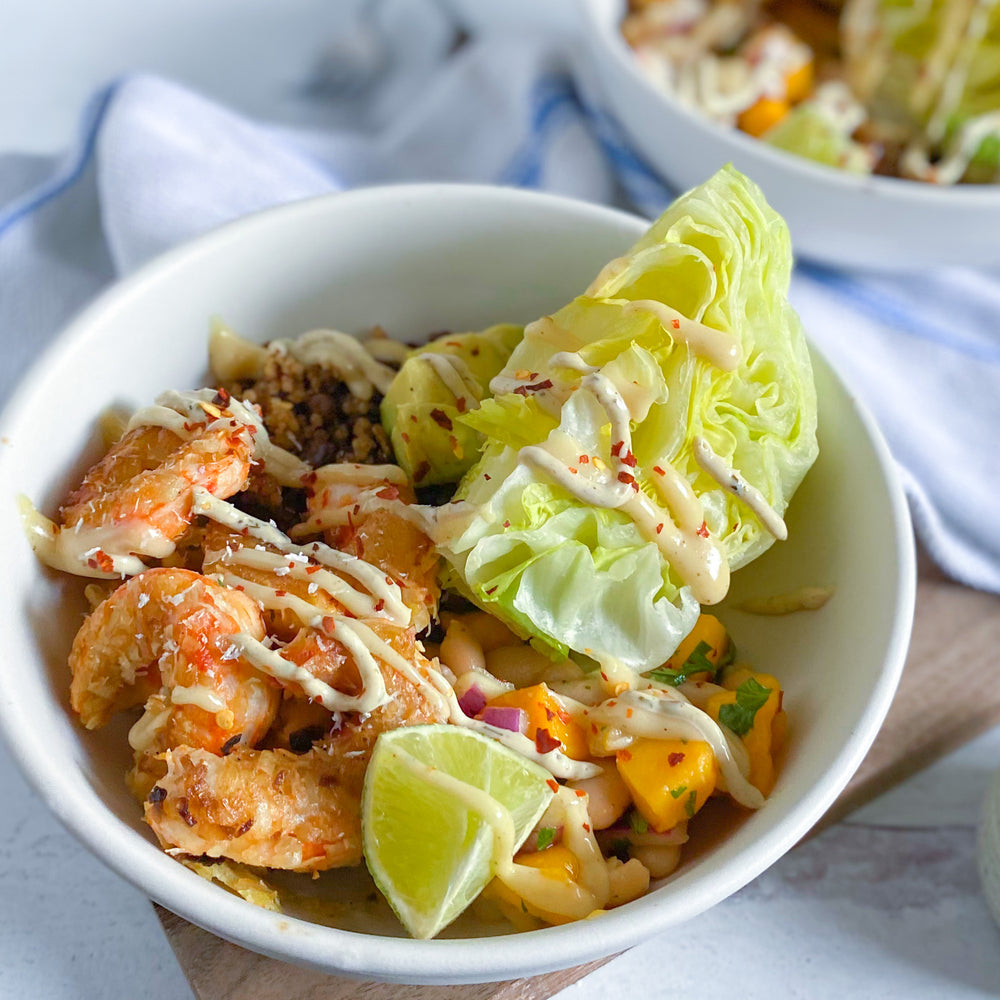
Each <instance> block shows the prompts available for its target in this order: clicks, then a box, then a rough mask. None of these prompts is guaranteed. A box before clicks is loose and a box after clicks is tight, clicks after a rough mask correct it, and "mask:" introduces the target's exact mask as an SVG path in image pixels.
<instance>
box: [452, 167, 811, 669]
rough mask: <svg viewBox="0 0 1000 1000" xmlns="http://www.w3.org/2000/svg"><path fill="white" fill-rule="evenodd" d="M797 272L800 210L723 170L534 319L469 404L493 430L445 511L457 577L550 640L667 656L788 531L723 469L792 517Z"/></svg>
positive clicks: (472, 420) (801, 411)
mask: <svg viewBox="0 0 1000 1000" xmlns="http://www.w3.org/2000/svg"><path fill="white" fill-rule="evenodd" d="M790 270H791V251H790V245H789V238H788V232H787V229H786V227H785V225H784V223H783V222H782V220H781V219H780V218H779V217H778V216H777V215H776V214H775V213H774V212H773V211H772V210H771V209H770V208H769V207H768V206H767V204H766V203H765V202H764V200H763V197H762V195H761V194H760V191H759V190H758V189H757V188H756V186H755V185H753V184H752V183H751V182H750V181H748V180H747V179H746V178H744V177H743V176H742V175H741V174H739V173H738V172H737V171H735V170H734V169H732V168H729V167H727V168H725V169H723V170H722V171H720V172H719V173H718V174H717V175H716V176H715V177H713V178H712V179H711V180H709V181H708V182H707V183H706V184H704V185H702V186H701V187H699V188H696V189H695V190H693V191H691V192H689V193H688V194H686V195H684V196H683V197H681V198H680V199H679V200H678V201H677V202H675V203H674V205H672V206H671V207H670V208H669V209H668V210H667V212H666V213H665V214H664V215H663V216H662V217H661V218H660V219H659V220H658V221H657V222H656V223H654V225H653V226H652V227H651V229H650V230H649V232H648V233H647V234H646V235H645V236H643V237H642V239H640V240H639V242H638V243H636V244H635V246H633V247H632V248H631V249H630V250H629V251H628V252H627V253H626V254H625V255H624V256H623V257H621V258H619V259H618V260H616V261H612V262H611V263H610V264H609V265H608V266H607V267H605V268H604V270H603V271H602V272H601V274H600V275H598V277H597V278H596V279H595V280H594V282H593V283H592V285H591V286H590V288H588V289H587V291H586V292H585V293H584V294H583V295H581V296H580V297H578V298H577V299H575V300H574V301H573V302H571V303H569V304H568V305H567V306H565V307H564V308H563V309H561V310H559V311H558V312H557V313H555V314H553V315H552V316H551V317H545V318H543V319H542V320H539V321H538V322H536V323H533V324H530V325H529V326H528V327H527V328H526V329H525V334H524V338H523V339H522V341H521V342H520V344H519V345H518V346H517V348H516V349H515V350H514V352H513V354H512V355H511V357H510V359H509V361H508V362H507V365H506V366H505V368H504V369H503V371H502V372H500V374H499V375H498V376H497V377H496V378H495V379H494V380H493V382H492V383H491V388H492V389H493V391H494V394H495V395H494V398H493V399H492V400H486V401H484V402H483V405H482V406H481V407H480V408H479V409H478V410H476V411H474V412H471V413H467V414H464V415H462V416H461V418H460V420H461V422H462V423H464V424H465V425H466V426H468V427H470V428H472V429H474V430H476V431H477V432H478V433H480V434H482V435H483V436H484V440H485V445H484V449H483V452H482V456H481V458H480V459H479V461H478V462H477V463H476V465H475V466H474V467H473V468H472V469H470V470H469V471H468V473H467V474H466V475H465V477H464V478H463V480H462V482H461V484H460V486H459V491H458V493H457V495H456V496H457V498H458V499H460V500H463V501H465V502H464V503H460V504H456V505H452V506H451V508H450V509H448V510H447V511H446V512H443V516H442V517H441V518H440V520H439V523H438V537H437V538H436V541H437V544H438V550H439V551H440V552H441V554H442V555H443V556H444V557H445V558H446V559H447V560H448V562H449V564H450V572H451V575H452V576H453V577H454V578H456V579H457V580H458V581H459V582H460V587H461V589H462V590H463V591H464V592H465V593H467V594H468V595H469V596H470V597H471V598H472V599H473V600H474V601H475V602H476V603H477V604H479V605H480V606H481V607H483V608H485V609H486V610H488V611H490V612H491V613H493V614H495V615H497V616H498V617H500V618H501V619H503V620H504V621H506V622H507V623H508V624H510V625H511V626H512V627H513V628H514V629H515V630H516V631H518V632H519V633H520V634H522V635H525V636H530V637H532V640H533V642H534V643H535V645H537V646H540V647H542V648H546V649H548V650H549V651H550V652H552V653H553V654H554V655H559V654H565V653H566V652H567V651H568V650H575V651H577V652H580V653H584V654H586V655H587V656H590V657H592V658H593V659H595V660H597V661H598V662H600V663H602V664H615V665H617V664H623V665H625V666H626V667H629V668H631V669H634V670H645V669H649V668H651V667H653V666H656V665H658V664H660V663H662V662H663V661H664V660H665V659H667V657H668V656H669V655H670V654H671V653H672V652H673V650H674V648H675V647H676V645H677V643H678V642H679V641H680V640H681V638H683V636H684V635H686V634H687V632H688V631H690V629H691V627H692V626H693V624H694V621H695V619H696V617H697V614H698V610H699V601H701V602H702V603H708V601H707V600H706V597H707V598H708V599H709V600H716V599H719V597H721V596H722V595H724V593H725V587H726V586H727V585H728V572H729V568H730V567H731V568H737V567H739V566H741V565H743V564H745V563H747V562H749V561H750V560H751V559H753V558H754V557H755V556H757V555H759V554H760V553H761V552H763V551H764V550H765V549H766V548H767V547H768V546H769V545H770V544H771V543H772V541H773V536H772V534H770V533H769V531H768V530H766V529H765V526H764V523H763V522H762V515H760V514H759V513H755V511H754V509H752V508H751V507H748V506H747V504H746V503H745V502H744V500H743V499H740V498H739V497H737V496H735V495H734V494H733V493H732V492H730V491H729V490H728V489H726V488H724V486H723V485H721V484H720V482H719V481H718V480H719V478H720V477H719V473H718V468H723V469H724V470H725V471H726V472H727V473H732V472H733V471H736V472H737V473H738V475H739V476H740V477H742V479H741V482H743V483H744V485H745V486H747V487H749V488H752V490H754V491H757V494H758V495H759V500H760V502H759V503H757V504H756V507H757V510H758V512H759V511H760V510H761V507H762V505H763V508H765V510H770V511H771V512H772V514H773V517H772V518H771V520H774V519H775V518H776V519H777V520H778V523H779V524H780V515H781V514H782V513H783V512H784V510H785V507H786V505H787V503H788V500H789V498H790V496H791V494H792V492H793V491H794V489H795V488H796V486H797V485H798V483H799V482H800V481H801V479H802V477H803V475H804V474H805V472H806V471H807V469H808V468H809V466H810V465H811V464H812V462H813V460H814V459H815V457H816V454H817V446H816V435H815V429H816V399H815V389H814V386H813V381H812V370H811V366H810V361H809V354H808V350H807V347H806V344H805V340H804V337H803V333H802V329H801V325H800V323H799V320H798V317H797V316H796V314H795V313H794V311H793V310H792V308H791V307H790V306H789V304H788V301H787V297H786V294H787V289H788V282H789V277H790ZM706 454H707V455H709V456H710V458H711V461H710V462H708V465H709V466H710V467H711V468H714V469H715V473H714V474H713V473H712V472H711V471H706V458H705V455H706ZM713 463H714V464H713ZM721 478H722V479H723V481H725V476H722V477H721ZM664 483H666V486H665V485H664ZM671 484H672V486H671ZM744 495H747V494H746V491H744ZM692 511H696V512H697V513H696V515H694V514H693V513H692ZM764 520H765V521H766V520H767V518H766V517H765V518H764ZM661 532H662V534H661ZM671 545H674V548H673V549H671V547H670V546H671ZM668 553H673V554H672V555H670V556H669V557H668ZM693 557H694V558H693Z"/></svg>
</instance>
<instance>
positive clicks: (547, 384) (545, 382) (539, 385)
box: [514, 372, 552, 396]
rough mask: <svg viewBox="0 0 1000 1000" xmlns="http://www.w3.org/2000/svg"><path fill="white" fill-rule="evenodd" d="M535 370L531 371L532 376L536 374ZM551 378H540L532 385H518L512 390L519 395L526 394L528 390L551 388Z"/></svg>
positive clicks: (538, 390)
mask: <svg viewBox="0 0 1000 1000" xmlns="http://www.w3.org/2000/svg"><path fill="white" fill-rule="evenodd" d="M537 374H538V373H537V372H533V373H532V377H534V376H535V375H537ZM551 388H552V379H550V378H546V379H542V381H541V382H535V383H533V384H532V385H519V386H518V387H517V388H516V389H515V390H514V392H516V393H517V395H519V396H527V395H528V393H529V392H541V391H542V389H551Z"/></svg>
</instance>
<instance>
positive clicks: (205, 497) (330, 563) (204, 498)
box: [194, 487, 412, 626]
mask: <svg viewBox="0 0 1000 1000" xmlns="http://www.w3.org/2000/svg"><path fill="white" fill-rule="evenodd" d="M194 511H195V513H198V514H204V515H206V516H207V517H210V518H211V519H212V520H213V521H218V522H219V523H220V524H223V525H225V526H226V527H228V528H231V529H232V530H233V531H237V532H240V533H241V534H243V533H245V534H247V535H250V536H252V537H254V538H257V539H259V540H260V541H262V542H264V543H266V544H267V545H271V546H273V547H274V548H275V549H277V550H278V552H279V553H281V554H283V555H284V556H285V557H286V558H285V559H284V560H281V559H280V558H279V559H276V558H275V554H273V553H272V554H268V553H262V552H261V550H259V549H254V548H247V547H246V546H243V547H240V548H237V549H233V550H232V551H231V552H227V553H225V554H220V558H221V559H222V561H223V562H226V563H232V564H234V565H240V564H241V563H242V564H243V565H248V566H249V565H254V564H256V565H257V566H258V568H261V569H266V568H271V569H273V568H280V567H284V568H287V569H288V575H289V576H293V577H294V578H295V579H299V580H312V581H313V582H316V583H320V584H321V585H322V586H323V587H324V589H328V588H327V587H326V583H328V584H329V588H334V589H336V590H337V593H334V590H333V589H328V593H330V595H331V596H332V597H334V598H335V599H336V600H338V601H340V603H342V604H344V606H345V607H348V604H347V601H345V600H343V599H342V597H341V595H343V597H345V598H347V600H349V601H351V602H352V605H353V607H352V610H353V608H354V607H356V608H358V609H359V611H360V613H362V614H364V615H365V617H382V618H385V619H387V620H389V621H392V622H394V623H395V624H397V625H401V626H406V625H409V624H410V620H411V617H412V615H411V612H410V609H409V608H408V607H407V606H406V605H405V604H404V603H403V596H402V595H403V592H402V588H401V587H400V585H399V584H398V583H396V581H394V580H393V579H391V578H390V577H387V576H386V574H385V573H384V571H383V570H381V569H379V567H377V566H373V565H372V564H371V563H367V562H365V561H364V560H363V559H358V558H357V557H356V556H352V555H349V554H348V553H346V552H340V551H338V550H337V549H334V548H331V547H330V546H329V545H325V544H323V543H322V542H310V543H309V544H308V545H296V544H295V543H294V542H293V541H292V540H291V539H290V538H289V537H288V536H287V535H286V534H285V533H284V532H283V531H280V530H279V529H278V528H276V527H275V526H274V525H272V524H268V523H267V522H266V521H261V520H260V519H259V518H256V517H252V516H251V515H249V514H245V513H243V512H242V511H240V510H237V509H236V508H235V507H234V506H233V505H232V504H230V503H226V501H225V500H219V499H218V498H217V497H214V496H212V494H211V493H209V492H208V491H207V490H203V489H201V488H200V487H196V488H195V490H194ZM296 557H298V558H299V559H302V558H305V559H308V560H312V561H313V562H314V563H319V564H320V565H322V566H325V567H327V568H328V569H331V570H336V571H338V572H339V573H344V574H345V575H347V576H350V577H352V578H353V579H354V580H357V582H358V583H360V584H361V585H362V586H363V587H364V588H365V590H366V591H367V592H368V593H367V594H364V593H361V592H360V591H358V590H356V589H355V588H351V589H352V590H353V591H354V593H353V596H352V595H351V594H349V593H348V592H347V590H345V589H344V581H343V580H341V579H340V578H339V577H335V576H334V574H332V573H331V574H326V573H324V572H323V570H319V571H316V572H315V573H313V574H311V575H310V574H309V573H308V572H307V564H305V563H302V562H300V561H298V560H297V559H296ZM321 581H326V583H322V582H321ZM380 602H381V606H379V604H380ZM310 607H312V606H311V605H310ZM319 613H321V610H320V609H319V608H315V607H314V608H313V614H314V616H315V614H319Z"/></svg>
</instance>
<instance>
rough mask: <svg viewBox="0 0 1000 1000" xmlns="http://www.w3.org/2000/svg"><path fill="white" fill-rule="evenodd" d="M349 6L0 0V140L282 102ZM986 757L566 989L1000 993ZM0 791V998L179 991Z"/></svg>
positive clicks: (100, 895)
mask: <svg viewBox="0 0 1000 1000" xmlns="http://www.w3.org/2000/svg"><path fill="white" fill-rule="evenodd" d="M343 9H344V7H343V5H338V4H337V3H333V4H331V3H329V2H328V0H292V2H290V3H285V4H281V5H274V4H272V3H268V2H265V0H240V2H237V0H215V2H213V3H212V4H199V3H196V2H195V0H174V2H172V3H170V4H165V3H161V4H142V5H136V4H126V3H123V2H122V0H86V2H81V3H77V4H72V5H70V4H64V3H61V2H59V0H32V2H31V3H28V2H27V0H5V2H3V3H2V4H0V94H2V95H4V96H3V98H0V153H2V152H5V151H9V150H19V151H29V150H30V151H48V150H53V149H57V148H59V147H61V146H63V145H65V144H66V143H67V142H68V141H69V138H70V136H71V134H72V132H73V130H74V127H75V122H76V119H77V115H78V113H79V110H80V108H81V107H82V106H83V104H84V102H85V100H86V97H87V96H88V95H89V94H90V93H91V92H92V91H93V90H94V89H95V88H96V87H97V86H98V85H100V84H102V83H103V82H105V81H106V80H108V79H109V78H110V77H112V76H114V75H116V74H118V73H120V72H123V71H126V70H130V69H139V68H143V69H155V70H156V71H158V72H161V73H164V74H165V75H170V76H173V77H175V78H177V79H180V80H183V81H185V82H187V83H189V84H191V85H193V86H195V87H198V88H200V89H203V90H206V91H208V92H210V93H214V94H216V95H217V96H219V97H220V98H222V99H223V100H227V101H230V102H231V103H233V104H235V105H236V106H238V107H241V108H243V109H244V110H246V111H248V112H251V113H256V114H269V115H274V116H275V117H281V116H282V113H286V112H288V111H289V102H288V95H289V93H290V92H291V91H290V89H289V88H290V86H291V83H290V82H291V81H294V80H295V79H301V73H302V67H303V66H304V65H307V64H308V63H309V62H310V60H315V58H316V57H317V54H318V48H317V46H318V45H319V44H321V43H322V41H323V37H324V26H328V25H330V24H331V11H341V12H342V11H343ZM83 38H86V40H87V44H86V45H83V44H80V40H81V39H83ZM265 40H266V44H265ZM265 50H266V55H267V59H263V58H262V54H263V53H264V51H265ZM219 53H225V59H224V60H221V59H217V58H216V56H217V55H218V54H219ZM262 67H263V69H262ZM15 93H16V94H17V100H14V99H13V95H14V94H15ZM2 337H3V333H2V331H0V346H2ZM0 374H2V373H0ZM9 374H13V373H9ZM5 381H6V380H5V379H3V378H0V383H2V382H5ZM997 766H1000V728H997V729H995V730H993V731H991V732H990V733H987V734H986V735H985V736H983V737H980V738H979V739H978V740H976V741H975V742H973V743H971V744H969V745H968V746H967V747H965V748H964V749H962V750H960V751H959V752H957V753H956V754H953V755H952V756H951V757H949V758H946V759H945V760H943V761H941V762H939V763H938V764H937V765H935V766H934V767H933V768H931V769H930V770H928V771H926V772H924V773H923V774H921V775H919V776H918V777H916V778H914V779H912V780H911V781H909V782H908V783H907V784H905V785H903V786H901V787H900V788H898V789H897V790H895V791H894V792H892V793H891V794H889V795H887V796H884V797H883V798H882V799H881V800H879V801H878V802H876V803H874V804H873V805H871V806H869V807H867V808H866V809H864V810H863V811H862V812H860V813H858V814H856V815H855V816H854V817H852V818H851V820H850V821H849V822H845V823H841V824H840V825H838V826H836V827H833V828H832V829H830V830H828V831H827V832H825V833H824V834H823V835H821V836H820V837H817V838H814V839H813V840H811V841H809V842H807V843H806V844H804V845H802V846H800V847H799V848H797V849H796V850H795V851H793V852H792V853H791V854H790V855H788V856H787V857H786V858H785V859H783V860H782V861H781V862H780V863H779V864H777V865H776V866H775V867H774V868H773V869H771V870H770V871H769V872H767V873H766V874H765V875H764V876H762V877H761V878H759V879H758V880H757V881H756V882H754V883H753V884H751V885H750V886H748V887H747V888H746V889H744V890H743V891H742V892H740V893H738V894H737V895H736V896H735V897H733V898H732V899H730V900H728V901H727V902H726V903H724V904H722V905H720V906H718V907H716V908H715V909H714V910H711V911H710V912H708V913H707V914H704V915H703V916H701V917H700V918H698V919H697V920H694V921H692V922H691V923H689V924H686V925H684V926H683V927H680V928H677V929H676V930H674V931H673V932H671V933H670V934H668V935H665V936H662V937H660V938H657V939H655V940H653V941H651V942H649V943H648V944H646V945H643V946H640V947H639V948H636V949H635V950H633V951H632V952H630V953H628V954H626V955H623V956H621V957H619V958H618V959H616V960H614V961H613V962H611V963H609V964H608V965H606V966H604V967H603V968H602V969H600V970H599V971H597V972H596V973H594V974H592V975H591V976H589V977H588V978H587V979H585V980H583V981H581V982H579V983H577V984H575V985H574V986H571V987H570V988H569V989H567V990H565V991H564V992H563V993H562V994H560V997H561V998H562V1000H591V998H593V1000H598V998H601V1000H603V998H605V997H608V996H616V997H617V996H642V995H645V996H653V997H663V996H678V997H680V996H684V997H690V998H692V1000H713V998H720V1000H722V998H725V1000H731V998H733V997H739V998H745V1000H754V998H757V997H760V998H764V997H767V998H772V997H782V998H785V997H808V998H811V1000H826V998H830V1000H834V998H835V1000H843V998H844V997H851V998H855V997H879V998H897V997H898V998H906V1000H925V998H926V1000H931V998H939V997H949V998H956V1000H966V998H973V997H994V996H998V995H1000V931H998V930H997V928H996V927H995V926H994V925H993V923H992V921H991V920H990V917H989V914H988V912H987V909H986V905H985V903H984V901H983V899H982V897H981V896H980V894H979V887H978V882H977V879H976V874H975V864H974V842H975V825H976V822H977V819H978V813H979V808H980V803H981V801H982V798H983V794H984V792H985V789H986V784H987V780H988V776H989V774H990V773H991V772H992V771H993V769H994V768H996V767H997ZM0 802H2V803H3V808H2V809H0V1000H7V998H15V997H16V998H19V1000H20V998H32V1000H34V998H44V1000H81V998H88V1000H89V998H117V997H133V996H140V995H141V996H144V997H148V998H149V1000H188V998H190V997H191V996H192V994H191V991H190V989H189V987H188V985H187V983H186V981H185V979H184V977H183V975H182V973H181V971H180V969H179V967H178V965H177V962H176V960H175V959H174V956H173V953H172V952H171V950H170V948H169V946H168V944H167V941H166V938H165V937H164V935H163V932H162V930H161V928H160V925H159V922H158V920H157V919H156V917H155V916H154V914H153V911H152V909H151V907H150V905H149V903H148V902H147V901H146V900H145V899H144V898H143V897H142V896H141V895H140V894H139V893H138V892H137V891H135V890H134V889H132V888H131V887H130V886H128V885H127V884H126V883H124V882H123V881H121V880H120V879H119V878H118V877H117V876H115V875H112V874H111V873H110V872H108V871H107V870H106V869H105V868H104V867H103V866H102V865H101V864H99V863H98V862H97V861H95V860H94V859H93V858H92V857H91V856H90V855H89V854H87V853H86V852H85V851H84V850H83V849H82V848H80V847H79V846H78V845H77V844H76V842H75V841H74V840H73V839H72V838H71V837H70V836H69V835H68V834H66V833H65V832H64V831H63V830H62V828H61V827H60V826H59V825H58V824H57V823H56V821H55V820H54V819H52V818H51V817H50V816H49V814H48V813H47V811H46V810H45V809H44V808H43V807H42V805H41V804H40V803H39V801H38V800H37V799H36V798H35V797H34V795H33V794H32V793H31V791H30V790H29V789H28V788H27V786H26V785H25V784H24V782H23V780H22V779H21V777H20V776H19V774H18V773H17V772H16V770H15V768H14V767H13V764H12V763H11V760H10V756H9V754H8V753H7V752H6V750H4V749H3V748H2V747H0Z"/></svg>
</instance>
